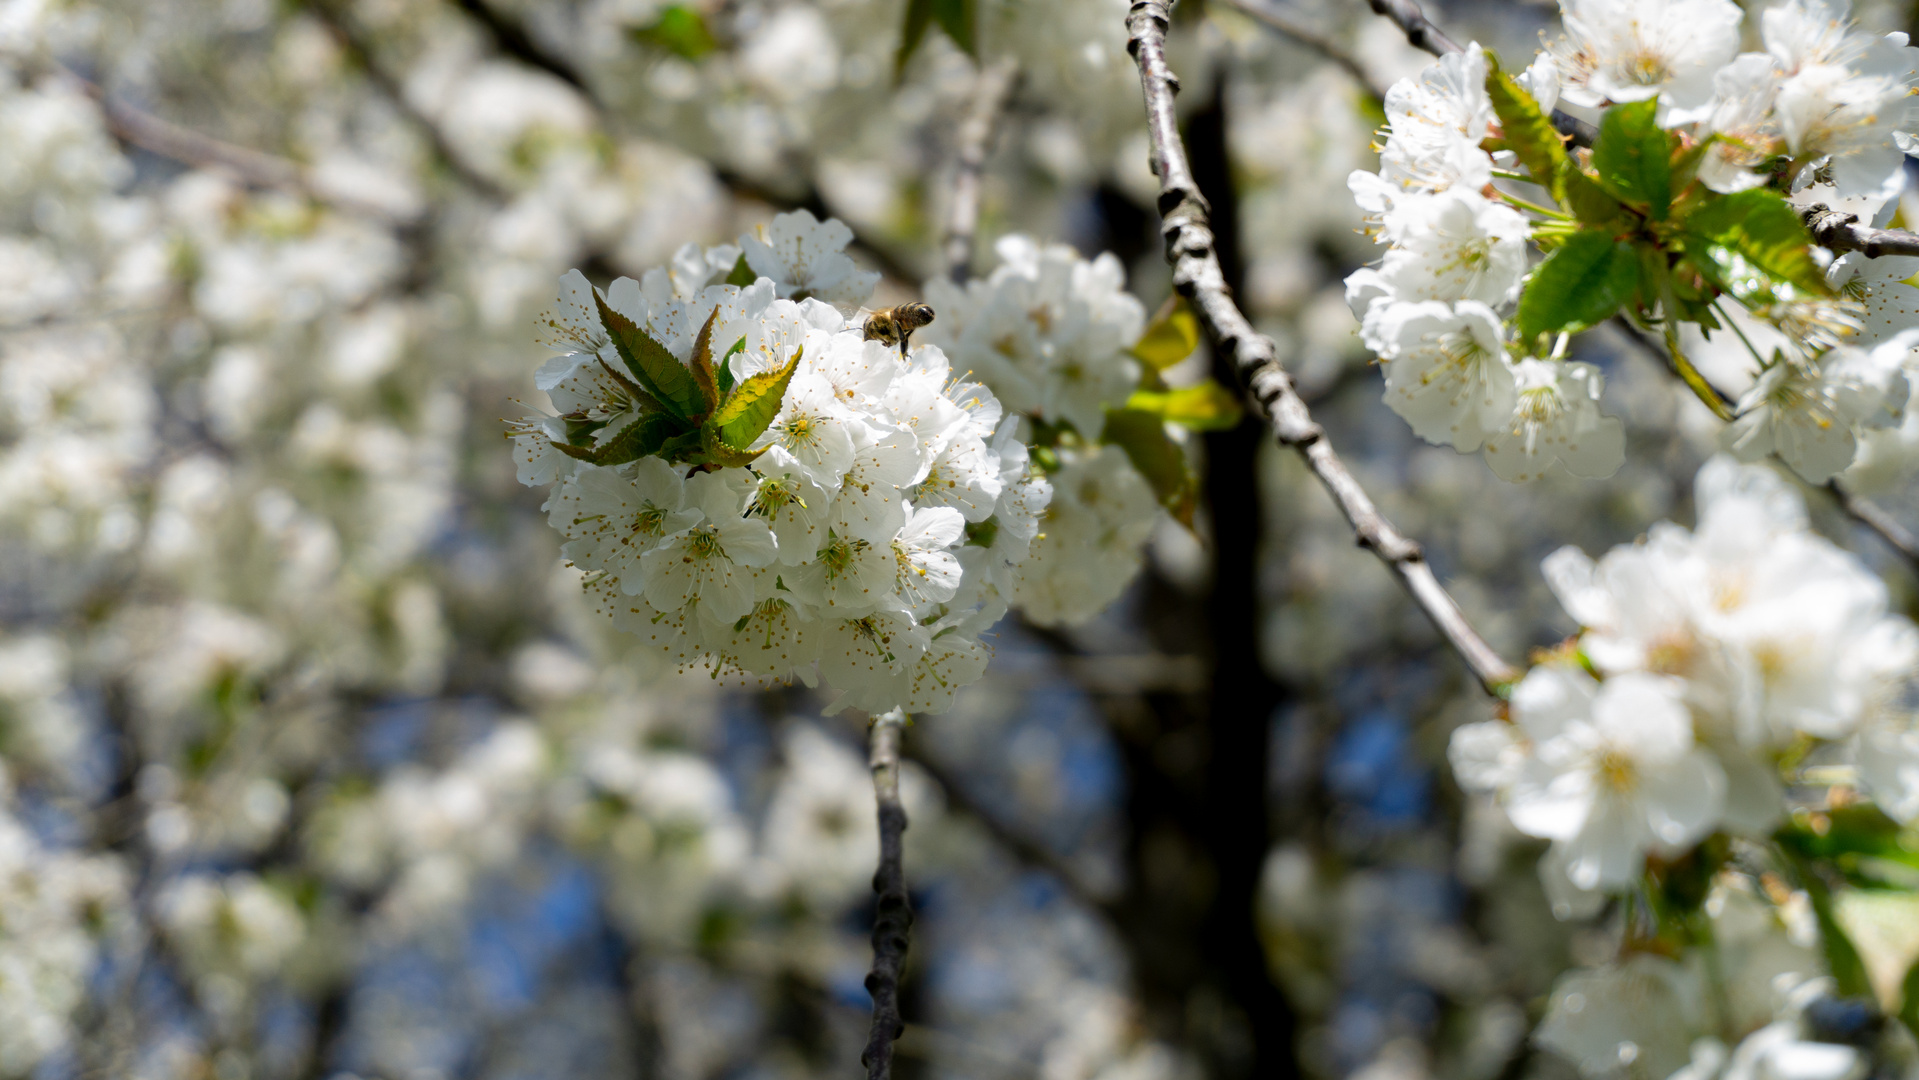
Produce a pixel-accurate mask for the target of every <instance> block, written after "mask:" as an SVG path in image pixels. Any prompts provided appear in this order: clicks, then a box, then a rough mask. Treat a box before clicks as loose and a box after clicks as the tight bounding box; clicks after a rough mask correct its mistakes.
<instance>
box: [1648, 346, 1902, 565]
mask: <svg viewBox="0 0 1919 1080" xmlns="http://www.w3.org/2000/svg"><path fill="white" fill-rule="evenodd" d="M1613 325H1614V328H1615V329H1617V330H1618V331H1619V332H1620V333H1621V334H1622V335H1623V336H1624V337H1625V338H1626V340H1628V341H1630V342H1632V343H1633V345H1635V346H1636V347H1638V348H1639V350H1640V351H1642V352H1644V353H1645V354H1646V355H1647V356H1650V357H1653V358H1654V359H1656V360H1658V361H1659V362H1660V363H1662V364H1664V365H1665V366H1666V370H1667V371H1668V372H1670V373H1671V374H1672V376H1673V377H1674V378H1679V377H1680V376H1679V368H1678V365H1677V364H1675V363H1673V359H1672V354H1671V353H1669V352H1667V351H1666V348H1665V346H1663V345H1661V344H1660V343H1659V342H1657V341H1655V340H1653V339H1652V338H1651V337H1650V336H1648V335H1646V334H1642V333H1640V332H1639V329H1638V327H1635V326H1634V325H1633V324H1632V323H1631V322H1629V321H1628V320H1627V319H1626V318H1625V316H1623V315H1615V316H1613ZM1707 385H1708V386H1709V387H1711V390H1712V392H1713V393H1714V394H1715V395H1717V396H1718V398H1719V400H1720V402H1722V403H1723V404H1725V405H1726V406H1728V407H1731V406H1733V405H1735V404H1736V402H1735V401H1734V400H1733V398H1732V396H1731V395H1730V394H1727V393H1726V392H1725V391H1724V390H1721V389H1719V388H1718V387H1716V386H1711V384H1707ZM1708 404H1709V405H1710V404H1711V403H1710V402H1708ZM1774 457H1775V458H1777V455H1774ZM1825 488H1826V491H1827V492H1829V493H1830V494H1831V495H1832V497H1833V501H1835V502H1837V503H1838V504H1839V509H1841V510H1843V511H1845V513H1846V516H1847V517H1850V518H1852V520H1854V521H1856V522H1858V523H1859V524H1861V525H1864V526H1865V527H1866V528H1868V529H1871V530H1872V531H1873V532H1874V533H1876V534H1878V536H1879V539H1881V540H1884V541H1885V542H1886V546H1888V547H1890V548H1892V549H1893V550H1894V551H1896V552H1898V553H1899V554H1900V556H1902V557H1903V558H1904V559H1905V560H1906V562H1907V563H1909V564H1910V565H1911V566H1912V568H1913V569H1914V570H1919V537H1915V536H1913V535H1912V531H1911V530H1909V529H1907V528H1906V527H1905V526H1904V525H1901V524H1899V521H1898V519H1897V518H1894V517H1893V516H1892V515H1891V514H1888V513H1887V512H1886V511H1885V508H1884V507H1882V506H1880V505H1879V504H1878V503H1875V502H1873V501H1872V500H1871V499H1867V498H1863V497H1861V496H1858V495H1854V494H1853V493H1852V492H1850V491H1847V490H1846V489H1845V488H1844V487H1842V486H1841V485H1840V483H1839V480H1838V478H1836V477H1835V478H1834V479H1831V480H1828V481H1826V484H1825Z"/></svg>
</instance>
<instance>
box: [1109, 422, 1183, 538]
mask: <svg viewBox="0 0 1919 1080" xmlns="http://www.w3.org/2000/svg"><path fill="white" fill-rule="evenodd" d="M1100 441H1101V442H1103V443H1108V444H1111V445H1113V446H1117V447H1119V448H1120V449H1121V450H1123V451H1125V452H1126V456H1127V458H1128V459H1130V460H1131V461H1132V463H1133V468H1135V469H1138V470H1139V474H1140V475H1141V476H1144V477H1145V478H1146V482H1147V483H1149V484H1151V485H1152V486H1153V494H1155V495H1157V496H1159V501H1160V505H1162V506H1164V507H1166V509H1167V510H1169V511H1171V512H1172V514H1173V516H1174V517H1176V518H1178V519H1179V520H1180V522H1181V523H1182V524H1184V525H1186V526H1187V527H1188V528H1191V527H1192V524H1193V513H1194V511H1195V510H1196V509H1198V506H1199V484H1198V481H1197V480H1195V479H1194V477H1193V474H1192V470H1190V469H1189V468H1187V465H1186V452H1185V451H1184V450H1181V449H1180V447H1179V444H1178V443H1175V442H1174V441H1173V440H1172V439H1171V438H1169V437H1167V434H1166V425H1165V423H1164V422H1162V421H1161V420H1160V418H1159V416H1158V415H1156V414H1154V413H1150V412H1143V411H1141V410H1139V409H1130V408H1129V409H1108V410H1106V429H1105V431H1104V432H1102V433H1101V434H1100Z"/></svg>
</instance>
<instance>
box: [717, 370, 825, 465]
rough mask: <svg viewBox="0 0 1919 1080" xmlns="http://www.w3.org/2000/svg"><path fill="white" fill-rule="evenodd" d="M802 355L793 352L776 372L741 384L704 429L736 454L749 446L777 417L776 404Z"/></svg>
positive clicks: (783, 393)
mask: <svg viewBox="0 0 1919 1080" xmlns="http://www.w3.org/2000/svg"><path fill="white" fill-rule="evenodd" d="M805 354H806V350H805V348H799V349H795V350H794V351H793V359H791V360H788V361H787V362H786V366H785V367H783V368H780V369H779V370H777V371H762V372H760V373H759V374H758V375H755V376H753V377H751V378H749V379H747V380H746V381H745V382H743V383H741V384H740V385H739V387H738V388H737V389H735V390H734V391H733V393H732V394H731V395H730V396H728V397H727V399H726V403H725V404H724V405H721V406H720V407H719V409H718V410H717V411H715V412H714V413H713V415H712V417H711V418H710V419H709V420H708V421H707V423H708V426H710V427H712V428H714V429H715V430H717V431H718V432H719V433H720V438H721V440H722V441H724V442H725V443H726V444H727V445H728V446H730V447H733V448H734V449H736V450H744V449H746V448H747V447H749V446H751V445H753V440H755V439H757V438H759V437H760V435H761V434H762V433H764V432H765V431H766V429H767V426H768V425H770V424H772V423H773V418H774V417H775V416H778V415H779V413H780V402H781V401H782V400H783V399H784V398H785V397H786V385H787V384H788V383H790V382H792V381H793V373H794V372H795V371H797V370H799V366H800V357H801V356H804V355H805Z"/></svg>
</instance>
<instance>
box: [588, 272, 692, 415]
mask: <svg viewBox="0 0 1919 1080" xmlns="http://www.w3.org/2000/svg"><path fill="white" fill-rule="evenodd" d="M593 301H594V303H596V304H598V305H599V307H600V325H601V326H604V327H605V328H606V336H607V337H609V338H612V339H613V347H614V349H616V350H618V351H619V354H620V361H621V362H622V363H624V364H625V365H626V369H627V370H628V371H630V372H632V373H633V378H634V379H636V380H637V381H638V382H639V384H640V386H641V387H642V388H644V389H645V390H646V392H647V393H649V394H651V395H653V397H654V398H656V399H658V401H659V402H660V404H661V405H663V406H665V408H666V410H667V411H668V412H670V413H672V414H673V415H675V416H678V417H680V418H682V419H687V420H690V419H692V418H693V417H695V416H698V415H699V414H700V412H701V409H700V388H699V385H698V384H696V383H695V382H694V381H693V373H692V372H690V371H688V370H686V365H685V364H682V363H680V360H679V357H676V356H674V355H673V353H672V352H671V351H670V350H668V349H667V347H666V346H664V345H662V344H660V343H659V342H657V341H655V340H653V337H652V335H650V334H648V333H647V332H646V331H644V330H642V329H640V328H639V327H638V326H637V325H635V324H634V322H633V320H632V319H629V318H627V317H626V316H624V315H622V314H620V313H619V312H617V311H614V310H613V308H612V306H611V305H609V304H608V303H607V302H606V297H604V296H602V295H600V292H599V290H597V289H595V290H594V292H593Z"/></svg>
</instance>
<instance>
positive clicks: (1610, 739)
mask: <svg viewBox="0 0 1919 1080" xmlns="http://www.w3.org/2000/svg"><path fill="white" fill-rule="evenodd" d="M1694 497H1695V500H1696V503H1697V505H1698V508H1699V525H1698V528H1697V529H1695V530H1693V531H1691V532H1688V531H1686V530H1685V529H1684V528H1681V527H1680V526H1677V525H1674V524H1672V523H1670V522H1663V523H1661V524H1659V525H1657V526H1655V527H1654V528H1653V529H1652V530H1651V531H1650V532H1649V533H1648V535H1647V536H1646V537H1645V539H1643V540H1641V541H1640V542H1638V543H1635V544H1631V545H1623V546H1621V547H1618V548H1615V549H1613V551H1611V552H1610V553H1608V554H1607V555H1606V556H1605V557H1604V558H1602V559H1600V560H1599V561H1598V562H1596V563H1595V562H1594V561H1593V560H1591V559H1590V558H1588V557H1587V556H1586V555H1585V553H1583V552H1581V551H1579V550H1578V549H1577V548H1572V547H1567V548H1562V549H1560V550H1559V551H1557V552H1555V553H1554V554H1553V555H1552V556H1550V557H1549V558H1548V559H1547V560H1546V563H1545V573H1546V578H1547V581H1548V582H1549V583H1550V584H1551V586H1552V588H1553V591H1554V592H1555V593H1556V594H1557V595H1558V597H1559V599H1560V602H1561V603H1562V604H1563V605H1564V606H1565V608H1566V611H1567V612H1568V613H1569V614H1570V615H1571V616H1572V617H1573V618H1574V619H1575V620H1576V621H1577V622H1578V623H1579V625H1580V626H1581V627H1582V630H1581V633H1580V635H1579V637H1578V638H1577V641H1576V645H1569V646H1568V647H1567V648H1566V649H1564V650H1562V651H1561V654H1560V655H1559V656H1558V657H1556V658H1555V659H1553V660H1552V661H1550V662H1547V663H1543V664H1541V665H1540V666H1538V667H1536V668H1534V669H1533V670H1532V671H1531V672H1530V673H1528V674H1527V675H1526V677H1525V678H1524V679H1523V680H1521V681H1520V682H1519V683H1518V684H1517V685H1516V686H1515V687H1514V688H1513V692H1512V699H1511V709H1510V711H1511V717H1510V722H1506V721H1493V722H1486V723H1478V724H1470V725H1467V726H1465V727H1462V728H1460V729H1459V730H1457V731H1456V732H1455V733H1454V735H1453V740H1452V746H1451V751H1450V756H1451V759H1452V763H1453V768H1454V771H1455V773H1456V774H1457V775H1458V777H1459V781H1460V783H1461V785H1462V786H1463V787H1465V788H1467V789H1468V790H1471V791H1476V792H1484V793H1490V794H1493V795H1495V796H1496V797H1497V798H1498V800H1499V803H1500V805H1501V806H1502V807H1503V808H1504V809H1505V811H1506V814H1507V816H1508V817H1509V818H1510V819H1511V820H1512V823H1513V825H1514V826H1515V827H1516V828H1517V829H1518V830H1519V831H1520V832H1522V833H1525V834H1527V835H1529V836H1536V837H1541V838H1544V839H1549V840H1552V841H1553V849H1552V852H1551V853H1550V854H1549V856H1548V858H1547V860H1546V862H1545V863H1544V864H1543V865H1542V871H1543V872H1545V873H1546V875H1547V878H1548V881H1549V883H1553V882H1555V881H1556V882H1559V883H1561V884H1562V885H1563V884H1567V883H1569V884H1570V885H1571V886H1572V887H1573V889H1574V890H1577V891H1581V892H1585V891H1592V890H1616V889H1619V888H1621V887H1624V886H1627V885H1629V884H1631V883H1632V882H1634V881H1635V880H1637V879H1638V876H1639V874H1640V872H1641V870H1642V868H1643V866H1644V863H1645V857H1646V855H1647V853H1648V852H1651V853H1655V854H1659V855H1664V856H1670V855H1674V854H1677V853H1679V852H1683V851H1684V850H1685V849H1687V848H1689V847H1690V846H1691V845H1693V844H1695V843H1697V842H1698V841H1699V840H1700V839H1701V838H1703V837H1705V836H1706V835H1708V834H1709V833H1711V832H1713V831H1714V830H1716V829H1727V830H1730V831H1732V832H1735V833H1743V834H1747V835H1763V834H1764V833H1765V832H1766V831H1767V830H1768V829H1770V828H1771V827H1772V826H1774V825H1775V824H1776V823H1777V822H1778V820H1779V818H1780V817H1781V815H1782V814H1783V813H1784V810H1785V806H1786V803H1785V789H1784V787H1783V785H1782V783H1781V771H1780V770H1781V759H1782V756H1783V755H1785V754H1786V753H1787V752H1788V751H1789V750H1804V749H1805V747H1806V746H1808V745H1825V746H1829V747H1830V748H1831V751H1830V752H1831V754H1832V755H1833V756H1836V757H1839V758H1842V759H1845V758H1849V759H1851V760H1852V761H1853V762H1854V763H1855V766H1856V770H1857V778H1858V781H1859V785H1860V787H1862V788H1863V789H1864V791H1866V792H1867V793H1869V794H1870V795H1871V796H1872V797H1873V798H1874V799H1875V800H1877V801H1878V803H1879V805H1880V807H1881V808H1882V809H1884V810H1885V811H1886V813H1888V814H1889V815H1891V816H1892V817H1894V818H1896V819H1898V820H1900V821H1913V820H1915V819H1916V818H1919V727H1916V726H1915V724H1914V715H1913V712H1912V708H1911V704H1910V702H1909V700H1908V698H1907V694H1908V693H1909V691H1910V689H1911V687H1912V685H1913V680H1914V679H1915V676H1919V630H1916V629H1915V628H1914V626H1913V624H1912V623H1911V622H1909V621H1908V620H1907V619H1905V618H1904V617H1902V616H1900V615H1896V614H1892V613H1890V612H1889V611H1888V610H1887V609H1888V598H1887V591H1886V587H1885V585H1884V583H1883V582H1881V581H1880V580H1879V579H1878V578H1877V577H1876V576H1874V575H1873V574H1872V573H1871V572H1869V571H1868V570H1867V569H1866V568H1865V566H1864V565H1862V564H1861V563H1860V562H1859V561H1858V559H1856V558H1855V557H1854V556H1852V555H1851V554H1849V553H1848V552H1846V551H1844V550H1842V549H1840V548H1838V547H1836V546H1834V545H1833V544H1832V543H1830V542H1829V541H1827V540H1825V539H1823V538H1822V537H1820V536H1818V535H1816V534H1814V533H1813V532H1811V531H1810V529H1809V528H1808V524H1807V519H1806V510H1805V505H1804V503H1803V502H1802V500H1801V499H1800V497H1799V495H1798V493H1797V492H1796V491H1795V490H1794V489H1793V488H1791V487H1790V486H1789V485H1788V484H1787V483H1786V482H1785V481H1784V480H1783V479H1782V478H1781V477H1779V476H1778V474H1776V473H1774V472H1773V471H1771V470H1770V469H1768V468H1766V467H1763V466H1752V465H1740V464H1737V463H1736V462H1733V461H1731V460H1730V459H1727V458H1724V457H1721V458H1715V459H1714V460H1712V461H1710V462H1708V463H1707V464H1706V466H1705V467H1704V468H1703V469H1701V470H1700V473H1699V478H1698V481H1697V485H1696V487H1695V489H1694ZM1561 891H1562V894H1563V892H1564V890H1563V889H1562V890H1561Z"/></svg>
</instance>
